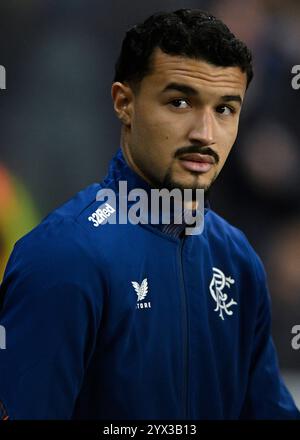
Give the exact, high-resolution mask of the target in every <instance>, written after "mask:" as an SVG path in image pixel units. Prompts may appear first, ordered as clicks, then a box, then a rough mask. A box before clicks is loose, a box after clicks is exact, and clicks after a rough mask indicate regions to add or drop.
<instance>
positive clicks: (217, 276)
mask: <svg viewBox="0 0 300 440" xmlns="http://www.w3.org/2000/svg"><path fill="white" fill-rule="evenodd" d="M212 269H213V277H212V280H211V282H210V285H209V290H210V293H211V296H212V297H213V299H214V300H215V302H216V308H215V309H214V311H215V312H219V316H220V318H221V319H223V321H224V313H225V314H226V315H232V314H233V311H232V310H230V308H231V307H232V306H233V305H237V302H236V301H234V300H233V299H230V300H229V298H228V294H227V293H226V292H224V289H225V288H227V289H230V287H231V285H232V284H234V282H235V281H234V280H233V279H232V278H231V277H225V275H224V272H222V271H221V270H220V269H217V268H216V267H213V268H212Z"/></svg>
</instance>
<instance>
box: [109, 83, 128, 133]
mask: <svg viewBox="0 0 300 440" xmlns="http://www.w3.org/2000/svg"><path fill="white" fill-rule="evenodd" d="M111 96H112V99H113V102H114V109H115V112H116V114H117V116H118V118H119V119H120V120H121V121H122V122H123V124H125V125H127V126H130V124H131V119H132V111H133V91H132V89H131V88H130V86H128V85H127V84H123V83H121V82H114V83H113V85H112V87H111Z"/></svg>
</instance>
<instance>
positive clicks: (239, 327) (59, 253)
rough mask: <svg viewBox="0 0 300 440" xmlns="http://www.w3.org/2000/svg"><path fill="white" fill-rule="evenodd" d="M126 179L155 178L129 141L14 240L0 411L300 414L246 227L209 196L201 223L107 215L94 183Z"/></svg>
mask: <svg viewBox="0 0 300 440" xmlns="http://www.w3.org/2000/svg"><path fill="white" fill-rule="evenodd" d="M120 180H123V181H127V185H128V190H130V189H132V188H136V187H138V188H144V189H145V190H146V191H149V189H150V188H149V187H148V185H147V184H146V183H145V182H144V181H143V180H142V179H141V178H139V177H138V176H137V175H136V174H135V173H134V172H133V171H132V170H131V169H130V168H129V167H128V166H127V164H126V162H125V160H124V158H123V156H122V153H121V150H119V151H118V152H117V154H116V156H115V157H114V158H113V160H112V162H111V166H110V169H109V173H108V175H107V177H106V178H105V179H104V181H103V182H102V183H101V184H93V185H91V186H89V187H88V188H86V189H85V190H83V191H81V192H79V193H78V194H77V195H76V196H75V197H74V198H73V199H72V200H70V201H69V202H67V203H66V204H64V205H63V206H62V207H60V208H58V209H57V210H55V211H54V212H52V213H51V214H50V215H48V216H47V217H46V218H45V219H44V220H43V221H42V223H41V224H40V225H38V226H37V227H36V228H35V229H34V230H33V231H31V232H30V233H29V234H27V235H26V236H25V237H23V238H22V239H21V240H19V241H18V242H17V244H16V245H15V248H14V251H13V253H12V255H11V257H10V260H9V263H8V265H7V268H6V272H5V277H4V280H3V283H2V285H1V287H0V302H1V312H0V325H1V326H3V328H5V330H6V348H5V349H3V348H2V349H0V401H1V403H0V416H1V417H2V419H7V418H8V417H9V418H11V419H132V420H138V419H190V420H193V419H239V418H248V419H256V418H257V419H261V418H264V419H293V418H299V412H298V410H297V409H296V407H295V404H294V402H293V400H292V398H291V396H290V394H289V392H288V391H287V389H286V387H285V385H284V383H283V382H282V379H281V377H280V374H279V371H278V365H277V359H276V354H275V350H274V346H273V343H272V339H271V336H270V300H269V294H268V290H267V284H266V277H265V272H264V269H263V266H262V263H261V261H260V260H259V258H258V256H257V255H256V254H255V252H254V251H253V249H252V248H251V246H250V245H249V243H248V241H247V240H246V238H245V236H244V235H243V233H241V232H240V231H239V230H238V229H236V228H234V227H233V226H231V225H229V224H228V223H227V222H226V221H225V220H223V219H222V218H221V217H219V216H218V215H217V214H215V213H214V212H213V211H212V210H211V209H209V208H206V210H205V226H204V231H203V233H202V234H201V235H185V236H184V237H182V235H181V234H179V233H180V232H181V231H182V229H180V228H182V225H175V226H174V227H173V228H172V227H171V228H167V229H165V226H163V225H161V224H159V225H149V224H138V225H133V224H131V223H128V224H109V223H107V222H106V223H105V222H102V223H101V222H99V218H100V220H101V219H103V212H102V214H101V215H102V217H101V216H100V217H99V213H100V211H99V207H100V210H101V209H102V208H103V206H104V208H105V204H104V203H103V202H99V201H97V200H96V194H97V192H98V191H99V189H100V188H110V189H117V187H118V182H119V181H120ZM102 205H103V206H102ZM97 210H98V211H97ZM107 212H108V211H104V213H105V214H107ZM1 417H0V418H1Z"/></svg>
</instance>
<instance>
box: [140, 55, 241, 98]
mask: <svg viewBox="0 0 300 440" xmlns="http://www.w3.org/2000/svg"><path fill="white" fill-rule="evenodd" d="M150 62H151V73H150V74H149V75H147V76H146V77H145V78H144V79H145V80H147V79H148V80H149V82H151V83H152V84H153V83H154V84H155V85H156V86H157V87H162V88H164V87H165V86H166V85H167V84H168V83H169V82H176V83H178V82H180V83H182V82H184V83H187V84H189V85H190V86H193V87H195V88H197V87H200V88H201V89H203V88H206V89H208V90H209V89H214V90H215V91H217V89H220V91H221V89H222V91H224V89H226V90H227V91H229V90H230V91H231V92H233V91H235V92H239V94H240V95H241V96H244V94H245V91H246V85H247V75H246V73H245V72H242V70H241V69H240V68H239V67H236V66H235V67H222V66H215V65H213V64H210V63H208V62H206V61H203V60H198V59H193V58H189V57H183V56H177V55H169V54H166V53H164V52H162V51H161V50H160V49H155V51H154V52H153V55H152V57H151V60H150ZM222 93H223V92H222Z"/></svg>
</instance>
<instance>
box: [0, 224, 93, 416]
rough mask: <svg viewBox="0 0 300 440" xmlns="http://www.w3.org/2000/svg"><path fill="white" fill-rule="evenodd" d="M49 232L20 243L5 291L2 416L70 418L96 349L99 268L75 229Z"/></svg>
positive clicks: (0, 320) (1, 290) (0, 290)
mask: <svg viewBox="0 0 300 440" xmlns="http://www.w3.org/2000/svg"><path fill="white" fill-rule="evenodd" d="M71 232H72V233H74V234H75V235H74V237H76V238H75V239H74V240H73V241H72V240H69V236H70V235H71ZM45 235H46V236H44V235H43V234H35V237H34V238H33V239H32V238H30V237H29V238H27V237H25V239H22V240H21V242H20V243H18V244H17V245H16V246H15V249H14V251H13V253H12V255H11V257H10V260H9V263H8V266H7V269H6V273H5V277H4V281H3V283H2V285H1V286H0V299H1V298H2V307H1V311H0V325H2V326H3V328H5V331H6V348H5V349H2V350H0V418H2V419H7V418H9V419H69V418H71V416H72V412H73V408H74V404H75V402H76V398H77V396H78V393H79V390H80V387H81V383H82V381H83V377H84V373H85V370H86V368H87V365H88V362H89V359H90V358H91V356H92V352H93V347H94V343H95V339H96V334H97V328H98V326H99V319H100V316H101V300H100V298H101V297H100V293H101V292H100V290H99V282H98V279H97V274H96V270H95V267H94V264H93V262H92V261H90V260H89V258H88V256H87V255H86V253H85V251H84V249H83V247H82V246H81V243H80V240H79V238H78V231H77V230H76V231H75V230H74V228H73V226H72V225H71V224H70V225H69V228H68V232H67V233H66V234H63V237H64V238H62V237H60V239H58V238H57V237H56V236H55V233H54V232H53V234H52V233H51V231H50V233H49V231H48V233H47V234H45ZM76 240H77V243H76ZM95 293H98V295H97V300H95V297H96V295H95Z"/></svg>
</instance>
